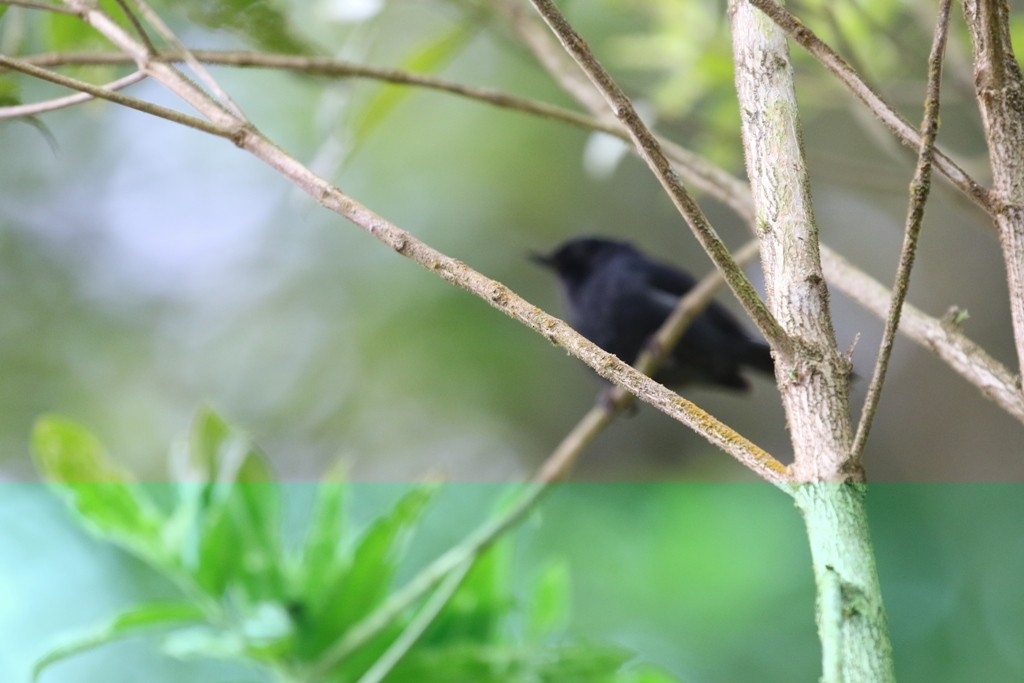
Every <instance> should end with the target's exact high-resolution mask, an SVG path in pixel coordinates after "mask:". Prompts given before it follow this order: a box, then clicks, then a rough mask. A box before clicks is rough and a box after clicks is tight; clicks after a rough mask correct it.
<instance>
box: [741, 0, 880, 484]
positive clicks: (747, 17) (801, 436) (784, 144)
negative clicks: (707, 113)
mask: <svg viewBox="0 0 1024 683" xmlns="http://www.w3.org/2000/svg"><path fill="white" fill-rule="evenodd" d="M730 15H731V16H732V25H733V59H734V62H735V70H736V90H737V94H738V96H739V104H740V116H741V120H742V123H743V148H744V151H745V156H746V160H747V176H748V177H749V178H750V185H751V191H752V193H753V195H754V205H755V207H756V208H757V228H756V229H757V234H758V237H759V238H760V240H761V263H762V265H763V268H764V277H765V289H766V291H767V298H768V305H769V306H770V307H771V309H772V312H773V313H774V314H775V317H776V318H777V319H778V320H779V322H781V323H782V325H783V326H784V327H785V329H786V332H787V334H788V335H789V336H790V337H791V338H792V339H794V340H795V341H798V343H799V350H798V351H797V352H796V353H793V354H792V355H782V354H777V356H776V363H775V364H776V376H777V377H778V379H779V390H780V393H781V394H782V402H783V405H784V406H785V408H786V416H787V419H788V421H789V428H790V434H791V438H792V442H793V454H794V462H793V470H794V475H795V477H796V479H797V480H798V481H844V480H846V479H848V478H850V477H853V478H860V476H861V473H860V472H857V471H854V470H852V469H850V464H851V463H850V462H849V460H850V444H851V442H852V441H851V436H852V435H851V434H850V424H849V419H848V418H847V415H848V412H849V410H848V409H849V406H848V400H847V391H848V376H849V374H850V366H849V361H848V360H847V359H846V358H845V357H844V356H843V355H842V354H840V353H839V350H838V349H837V347H836V342H835V333H834V332H833V329H832V320H831V317H830V313H829V302H828V289H827V287H826V285H825V279H824V277H823V276H822V274H821V259H820V256H819V254H818V231H817V227H816V226H815V224H814V215H813V211H812V209H811V198H810V187H809V179H808V177H807V170H806V165H805V163H804V154H803V148H802V144H801V138H800V127H799V125H800V124H799V116H798V113H797V105H796V93H795V91H794V89H793V81H792V73H791V70H790V67H789V53H788V49H787V47H786V39H785V34H783V33H782V32H781V31H779V30H778V28H777V27H776V26H774V25H773V24H771V22H769V21H767V20H766V19H765V17H764V15H763V14H761V13H760V12H758V11H756V10H754V9H752V8H751V7H750V6H749V5H747V4H746V3H744V2H732V3H731V4H730Z"/></svg>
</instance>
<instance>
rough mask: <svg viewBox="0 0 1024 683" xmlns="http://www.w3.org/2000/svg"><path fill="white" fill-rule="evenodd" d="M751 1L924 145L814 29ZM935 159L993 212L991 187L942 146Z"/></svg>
mask: <svg viewBox="0 0 1024 683" xmlns="http://www.w3.org/2000/svg"><path fill="white" fill-rule="evenodd" d="M750 4H752V5H753V6H754V7H757V8H758V9H759V10H761V11H762V12H764V13H765V14H766V15H768V18H769V19H771V20H772V21H774V22H775V23H776V24H778V26H779V28H781V29H782V30H783V31H785V32H786V33H787V34H789V36H790V37H792V38H793V40H795V41H796V42H798V43H799V44H800V45H801V46H803V48H804V49H805V50H807V52H808V53H809V54H810V55H811V56H812V57H814V58H815V59H817V60H818V61H819V62H821V64H822V66H824V67H825V68H826V69H828V70H829V71H830V72H831V73H832V74H833V75H834V76H835V77H836V78H838V79H839V81H840V82H841V83H843V84H844V85H845V86H846V87H847V88H848V89H849V90H850V92H851V93H853V94H854V95H855V96H856V97H857V99H859V100H860V101H861V102H863V103H864V104H865V105H866V106H867V107H868V109H870V110H871V111H872V112H873V113H874V115H875V116H876V117H878V120H879V121H881V122H882V124H884V125H885V127H886V128H888V129H889V130H890V131H892V133H893V134H894V135H896V137H897V138H898V139H899V140H900V141H901V142H903V144H905V145H907V146H909V147H913V148H915V149H918V150H919V149H920V148H921V135H920V133H918V131H916V130H914V127H913V126H911V125H910V123H909V122H908V121H907V120H906V119H905V118H903V117H902V116H901V115H900V114H899V113H898V112H897V111H896V110H895V109H893V108H892V107H891V106H889V104H888V103H887V102H886V101H885V100H883V99H882V97H881V96H880V95H879V94H878V93H876V92H875V91H874V90H873V89H872V88H871V86H869V85H868V84H867V83H865V82H864V80H863V79H862V78H861V77H860V76H859V75H858V74H857V72H855V71H854V70H853V69H852V68H851V67H850V65H849V64H847V63H846V61H845V60H844V59H843V58H842V57H840V56H839V55H838V54H837V53H836V52H835V50H833V49H832V48H831V47H829V46H828V45H827V44H826V43H825V42H824V41H822V40H821V39H820V38H818V36H816V35H815V34H814V32H813V31H811V29H809V28H807V27H806V26H805V25H804V24H803V23H802V22H801V21H800V20H799V19H797V18H796V17H794V16H793V15H792V14H790V13H789V12H788V11H787V10H786V9H785V8H784V7H782V6H781V5H779V4H778V3H777V2H775V0H750ZM934 161H935V167H936V168H937V169H939V171H940V172H941V173H942V174H943V175H944V176H946V177H947V178H948V179H949V180H950V181H951V182H952V183H953V184H954V185H955V186H956V187H957V188H959V189H960V190H961V191H962V192H963V193H964V194H966V195H967V196H968V197H969V198H970V199H971V200H972V201H974V203H975V204H977V205H978V206H980V207H981V208H982V209H984V210H985V211H986V212H987V213H989V214H991V213H993V210H994V204H993V202H992V198H991V196H990V194H989V191H988V189H987V188H985V187H983V186H982V185H980V184H979V183H978V182H977V181H975V180H974V179H973V178H971V177H970V176H969V175H968V174H967V173H966V172H965V171H964V170H963V169H962V168H960V167H959V166H958V165H957V164H956V162H954V161H953V160H952V159H950V158H949V157H948V156H947V155H946V154H945V153H944V152H943V151H942V150H940V149H936V150H935V152H934Z"/></svg>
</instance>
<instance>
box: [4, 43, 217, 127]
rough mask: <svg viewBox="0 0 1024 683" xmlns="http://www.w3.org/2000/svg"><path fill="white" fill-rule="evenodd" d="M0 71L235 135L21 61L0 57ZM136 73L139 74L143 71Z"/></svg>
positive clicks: (210, 124) (170, 110)
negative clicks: (21, 75)
mask: <svg viewBox="0 0 1024 683" xmlns="http://www.w3.org/2000/svg"><path fill="white" fill-rule="evenodd" d="M0 68H7V69H12V70H14V71H20V72H21V73H23V74H26V75H28V76H32V77H34V78H39V79H41V80H44V81H49V82H51V83H56V84H57V85H63V86H64V87H66V88H71V89H73V90H78V91H80V92H83V93H87V94H88V95H91V96H92V97H97V98H99V99H103V100H109V101H110V102H113V103H115V104H120V105H122V106H124V107H128V108H130V109H135V110H138V111H141V112H144V113H146V114H151V115H153V116H157V117H159V118H162V119H167V120H168V121H173V122H174V123H180V124H182V125H184V126H188V127H189V128H195V129H196V130H201V131H203V132H204V133H210V134H211V135H217V136H219V137H222V138H228V139H233V138H234V136H235V131H234V130H232V129H231V128H227V127H224V126H220V125H217V124H215V123H210V122H209V121H204V120H203V119H198V118H196V117H194V116H189V115H188V114H182V113H181V112H180V111H177V110H175V109H168V108H167V107H162V106H160V105H159V104H153V103H152V102H147V101H145V100H140V99H138V98H137V97H129V96H128V95H123V94H121V93H119V92H115V91H113V90H108V89H107V88H105V87H103V86H99V85H93V84H92V83H86V82H85V81H80V80H78V79H77V78H71V77H69V76H64V75H61V74H58V73H54V72H53V71H49V70H47V69H41V68H39V67H38V66H33V65H32V64H28V63H26V62H24V61H22V60H20V59H11V58H10V57H5V56H3V55H0ZM138 73H140V74H141V73H142V72H138ZM27 106H34V105H27ZM0 111H3V110H0Z"/></svg>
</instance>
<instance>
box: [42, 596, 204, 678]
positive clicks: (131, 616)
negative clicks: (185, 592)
mask: <svg viewBox="0 0 1024 683" xmlns="http://www.w3.org/2000/svg"><path fill="white" fill-rule="evenodd" d="M203 618H204V616H203V613H202V610H200V609H199V608H198V607H196V606H195V605H193V604H191V603H187V602H158V603H148V604H144V605H139V606H137V607H133V608H131V609H129V610H127V611H126V612H122V613H121V614H119V615H118V616H116V617H114V618H113V619H111V620H110V621H108V622H106V623H104V624H102V625H101V626H99V627H97V628H95V629H94V630H92V631H90V632H88V633H85V634H83V635H80V636H77V637H75V638H73V639H71V640H69V641H68V642H66V643H65V644H63V645H60V646H59V647H56V648H54V649H52V650H50V651H49V652H47V653H46V654H45V655H43V656H42V658H40V659H39V660H38V661H37V662H36V664H35V666H34V667H33V668H32V680H33V681H35V680H38V678H39V676H40V675H41V674H42V673H43V670H44V669H46V668H47V667H49V666H50V665H52V664H55V663H56V662H59V661H61V660H63V659H67V658H68V657H71V656H73V655H76V654H79V653H81V652H85V651H87V650H91V649H93V648H96V647H99V646H101V645H106V644H107V643H110V642H113V641H116V640H120V639H122V638H128V637H130V636H135V635H139V634H141V633H145V632H147V631H151V630H154V629H158V628H170V627H173V626H178V625H180V624H183V623H189V622H199V621H202V620H203Z"/></svg>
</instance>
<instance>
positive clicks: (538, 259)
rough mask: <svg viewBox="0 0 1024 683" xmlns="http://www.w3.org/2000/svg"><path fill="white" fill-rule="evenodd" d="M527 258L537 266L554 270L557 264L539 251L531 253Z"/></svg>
mask: <svg viewBox="0 0 1024 683" xmlns="http://www.w3.org/2000/svg"><path fill="white" fill-rule="evenodd" d="M527 258H529V259H530V260H531V261H533V262H534V263H536V264H537V265H541V266H544V267H545V268H553V267H554V265H555V263H554V261H553V260H552V259H551V257H550V256H548V255H547V254H542V253H540V252H539V251H531V252H530V253H529V254H528V255H527Z"/></svg>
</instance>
